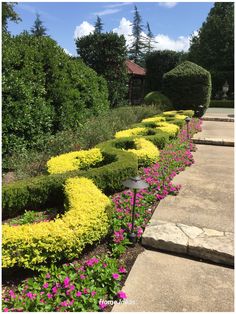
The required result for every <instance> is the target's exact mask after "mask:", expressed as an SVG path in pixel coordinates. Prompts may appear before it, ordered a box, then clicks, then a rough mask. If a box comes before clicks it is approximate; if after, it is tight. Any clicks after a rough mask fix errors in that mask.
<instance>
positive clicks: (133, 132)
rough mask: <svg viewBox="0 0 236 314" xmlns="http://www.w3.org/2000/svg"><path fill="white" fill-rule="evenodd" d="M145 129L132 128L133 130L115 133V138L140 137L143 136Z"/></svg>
mask: <svg viewBox="0 0 236 314" xmlns="http://www.w3.org/2000/svg"><path fill="white" fill-rule="evenodd" d="M145 130H146V129H145V128H133V129H128V130H123V131H119V132H116V134H115V138H122V137H131V136H135V135H141V134H144V132H145Z"/></svg>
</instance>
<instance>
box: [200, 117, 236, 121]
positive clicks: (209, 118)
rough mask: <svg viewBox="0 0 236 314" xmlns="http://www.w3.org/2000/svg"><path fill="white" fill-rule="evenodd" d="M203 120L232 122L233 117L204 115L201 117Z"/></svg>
mask: <svg viewBox="0 0 236 314" xmlns="http://www.w3.org/2000/svg"><path fill="white" fill-rule="evenodd" d="M202 120H203V121H220V122H234V118H231V117H224V118H222V117H208V116H204V117H202Z"/></svg>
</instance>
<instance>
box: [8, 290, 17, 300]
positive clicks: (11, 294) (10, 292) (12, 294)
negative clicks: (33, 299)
mask: <svg viewBox="0 0 236 314" xmlns="http://www.w3.org/2000/svg"><path fill="white" fill-rule="evenodd" d="M9 294H10V296H11V298H12V299H15V297H16V296H15V293H14V291H13V290H10V291H9Z"/></svg>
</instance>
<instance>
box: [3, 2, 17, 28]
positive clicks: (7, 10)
mask: <svg viewBox="0 0 236 314" xmlns="http://www.w3.org/2000/svg"><path fill="white" fill-rule="evenodd" d="M16 4H17V3H16V2H2V30H3V32H6V31H7V22H8V20H10V21H13V22H16V23H17V22H19V21H21V18H20V17H19V15H18V14H17V13H16V12H15V11H14V6H15V5H16Z"/></svg>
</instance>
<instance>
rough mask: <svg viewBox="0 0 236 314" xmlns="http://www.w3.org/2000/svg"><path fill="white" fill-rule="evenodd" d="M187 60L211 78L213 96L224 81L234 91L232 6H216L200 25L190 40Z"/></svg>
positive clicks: (218, 3)
mask: <svg viewBox="0 0 236 314" xmlns="http://www.w3.org/2000/svg"><path fill="white" fill-rule="evenodd" d="M189 60H190V61H193V62H195V63H197V64H199V65H201V66H203V67H205V68H206V69H207V70H209V71H210V72H211V74H212V80H213V92H214V94H215V93H216V92H217V91H219V90H221V89H222V85H223V84H224V82H225V81H226V80H227V81H228V82H229V85H230V90H231V92H232V91H233V89H234V3H232V2H216V3H215V4H214V7H213V8H212V9H211V10H210V12H209V14H208V17H207V19H206V21H205V22H204V23H203V24H202V27H201V28H200V30H199V32H198V35H196V36H193V37H192V40H191V46H190V49H189Z"/></svg>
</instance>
